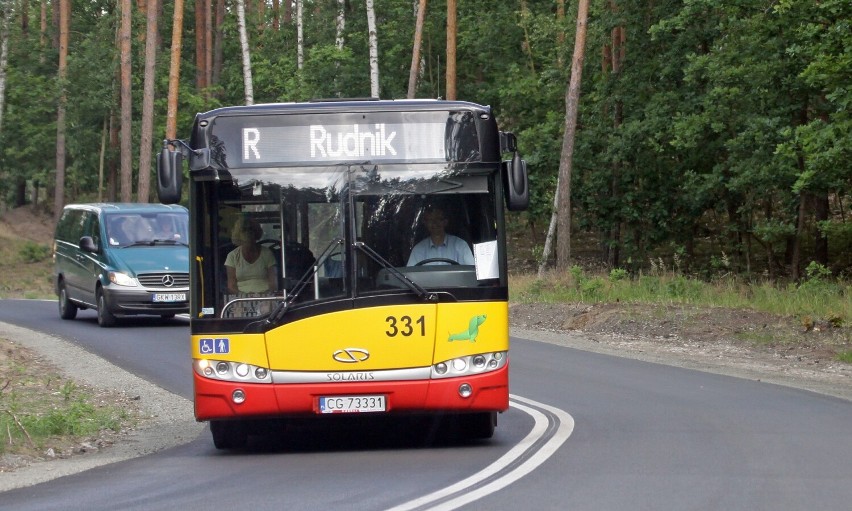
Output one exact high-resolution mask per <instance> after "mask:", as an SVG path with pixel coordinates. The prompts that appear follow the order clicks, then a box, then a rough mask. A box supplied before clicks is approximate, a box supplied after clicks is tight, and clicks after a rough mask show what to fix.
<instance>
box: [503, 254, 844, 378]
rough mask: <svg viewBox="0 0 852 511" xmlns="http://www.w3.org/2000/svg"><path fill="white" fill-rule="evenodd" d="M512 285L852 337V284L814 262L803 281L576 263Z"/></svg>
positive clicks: (547, 297) (561, 299)
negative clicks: (602, 268)
mask: <svg viewBox="0 0 852 511" xmlns="http://www.w3.org/2000/svg"><path fill="white" fill-rule="evenodd" d="M509 289H510V293H509V299H510V300H511V301H514V302H519V303H532V302H544V303H571V302H573V303H589V304H596V303H617V302H621V303H625V304H645V305H660V306H667V305H681V306H693V307H719V308H726V309H746V310H752V311H757V312H764V313H769V314H772V315H776V316H780V317H786V318H793V319H795V320H796V321H797V322H798V323H799V324H801V326H802V327H803V329H804V330H806V331H807V330H811V329H814V330H817V329H827V328H828V329H842V330H840V331H839V332H840V334H841V336H842V337H843V338H845V339H846V341H845V343H846V344H847V345H848V343H849V342H850V341H852V328H850V327H852V300H850V298H849V297H850V296H852V283H849V282H844V281H837V280H833V279H832V278H831V277H830V275H828V274H827V273H826V272H825V270H824V269H823V268H818V267H814V266H813V265H811V266H810V267H809V268H808V278H807V279H806V280H805V281H804V282H802V283H800V284H795V283H785V284H777V283H772V282H768V281H766V282H757V283H753V282H747V281H744V280H741V279H737V278H735V277H725V278H719V279H716V280H713V281H709V282H708V281H703V280H699V279H695V278H690V277H687V276H684V275H681V274H678V273H675V272H665V271H662V272H655V273H653V274H638V275H630V274H628V272H627V271H625V270H621V269H615V270H612V271H611V272H610V273H609V274H601V273H597V274H596V273H591V272H586V271H584V270H583V269H581V268H579V267H573V268H571V269H570V270H569V271H568V272H562V273H556V272H551V273H549V274H548V275H547V276H546V278H545V279H539V278H538V277H537V275H535V274H520V275H512V276H511V277H510V288H509ZM663 310H664V309H662V308H661V311H663ZM661 314H662V312H661ZM735 336H736V337H737V338H739V339H740V340H742V341H744V342H747V343H749V344H752V345H770V344H775V345H778V344H786V345H792V344H795V343H798V342H802V341H801V339H800V338H799V337H797V336H796V335H795V334H793V333H790V334H789V335H780V336H779V332H777V331H776V332H761V331H743V332H737V333H736V334H735ZM838 347H839V346H838ZM836 358H837V359H838V360H840V361H842V362H845V363H852V351H840V352H838V354H837V356H836Z"/></svg>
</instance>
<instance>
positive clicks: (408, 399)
mask: <svg viewBox="0 0 852 511" xmlns="http://www.w3.org/2000/svg"><path fill="white" fill-rule="evenodd" d="M508 371H509V367H508V364H507V365H506V366H504V367H502V368H500V369H498V370H496V371H493V372H489V373H484V374H478V375H473V376H465V377H459V378H445V379H433V380H424V381H395V382H387V381H384V382H376V383H370V382H358V383H321V384H316V383H313V384H300V383H289V384H260V383H238V382H228V381H221V380H213V379H208V378H205V377H203V376H201V375H199V374H197V373H193V377H194V385H195V418H196V420H199V421H206V420H211V419H212V420H216V419H237V418H257V419H260V418H276V417H282V418H283V417H298V416H316V415H319V414H320V409H319V401H320V398H321V397H334V396H377V395H382V396H385V397H386V400H385V402H386V410H385V412H384V413H439V412H450V413H453V412H480V411H482V412H484V411H495V412H503V411H506V410H507V409H508V408H509V385H508V381H509V380H508ZM463 384H467V385H469V386H470V394H469V395H468V396H467V397H463V396H462V394H463V392H461V390H460V387H461V386H462V385H463ZM235 392H239V396H240V399H238V400H235V399H234V395H235ZM464 393H466V392H464ZM236 401H241V402H239V403H237V402H236Z"/></svg>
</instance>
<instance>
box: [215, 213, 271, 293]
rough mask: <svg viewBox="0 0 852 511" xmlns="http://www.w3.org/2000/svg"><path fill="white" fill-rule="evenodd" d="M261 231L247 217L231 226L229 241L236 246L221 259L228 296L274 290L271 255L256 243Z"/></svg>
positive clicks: (255, 223)
mask: <svg viewBox="0 0 852 511" xmlns="http://www.w3.org/2000/svg"><path fill="white" fill-rule="evenodd" d="M262 235H263V230H262V229H261V228H260V225H258V224H257V222H255V221H254V220H252V219H250V218H248V217H241V218H240V219H239V220H237V221H236V222H235V223H234V228H233V230H232V232H231V241H233V242H234V243H235V244H237V248H235V249H234V250H232V251H231V252H230V253H229V254H228V256H227V258H226V259H225V270H226V271H227V273H228V292H229V293H233V294H237V293H265V294H269V293H274V292H275V291H277V289H278V271H277V269H276V267H275V255H274V254H273V253H272V250H270V249H269V247H264V246H262V245H260V244H259V243H258V240H260V238H261V236H262Z"/></svg>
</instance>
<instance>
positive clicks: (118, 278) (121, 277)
mask: <svg viewBox="0 0 852 511" xmlns="http://www.w3.org/2000/svg"><path fill="white" fill-rule="evenodd" d="M108 276H109V281H110V282H112V283H113V284H115V285H116V286H130V287H135V286H138V285H139V284H138V283H137V282H136V279H134V278H133V277H131V276H130V275H128V274H126V273H124V272H120V271H111V272H109V274H108Z"/></svg>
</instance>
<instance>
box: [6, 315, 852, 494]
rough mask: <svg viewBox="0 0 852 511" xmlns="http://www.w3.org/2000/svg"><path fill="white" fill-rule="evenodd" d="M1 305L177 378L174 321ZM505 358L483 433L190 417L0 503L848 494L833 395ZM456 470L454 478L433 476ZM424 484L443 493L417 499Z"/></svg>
mask: <svg viewBox="0 0 852 511" xmlns="http://www.w3.org/2000/svg"><path fill="white" fill-rule="evenodd" d="M0 321H3V322H7V323H12V324H16V325H20V326H24V327H27V328H31V329H35V330H39V331H43V332H47V333H50V334H52V335H56V336H60V337H63V338H65V339H68V340H70V341H72V342H73V343H75V344H77V345H79V346H82V347H84V348H85V349H86V350H88V351H90V352H93V353H97V354H98V355H100V356H102V357H104V358H106V359H108V360H109V361H110V362H112V363H114V364H116V365H118V366H121V367H123V368H124V369H126V370H128V371H131V372H133V373H135V374H137V375H139V376H141V377H143V378H145V379H147V380H149V381H152V382H154V383H156V384H157V385H160V386H162V387H163V388H165V389H167V390H170V391H172V392H174V393H176V394H178V395H181V396H184V397H188V396H189V395H190V390H191V388H190V385H191V380H190V377H189V369H188V344H189V343H188V342H186V337H187V335H188V331H187V328H186V326H184V324H183V323H181V322H180V321H174V322H170V323H169V324H167V325H163V324H161V323H160V322H159V321H158V320H150V321H149V320H134V321H131V322H129V323H127V324H125V325H124V326H123V327H121V328H116V329H101V328H99V327H98V326H97V324H96V322H95V319H94V314H91V313H90V312H89V311H86V312H81V314H80V316H79V318H78V319H77V320H75V321H70V322H69V321H62V320H60V319H59V318H58V314H57V312H56V304H55V303H52V302H25V301H0ZM511 364H512V366H511V367H512V377H511V385H512V394H513V396H514V397H513V407H512V408H511V409H510V411H509V412H507V413H505V414H503V415H501V416H500V420H499V425H498V428H497V433H496V434H495V437H494V438H493V439H492V440H491V441H489V442H481V443H459V442H453V441H449V442H447V441H442V440H441V437H440V436H436V435H434V434H433V433H434V432H433V431H432V429H430V428H429V426H428V425H425V426H424V425H419V424H413V425H409V424H399V423H391V424H385V423H380V422H379V423H377V422H372V421H371V422H367V423H365V424H355V423H353V424H346V425H345V426H344V425H334V426H330V427H322V428H319V429H313V428H307V427H301V426H299V425H295V426H292V427H290V428H289V429H286V430H282V431H278V432H275V433H273V434H270V435H267V436H265V437H263V438H261V439H258V440H257V441H256V442H254V443H253V444H252V446H251V448H250V449H249V450H247V451H246V452H234V453H223V452H219V451H217V450H216V449H214V448H213V445H212V442H211V441H210V438H209V436H208V434H207V433H206V432H205V433H204V434H202V435H200V436H199V437H198V438H197V439H195V440H194V441H191V442H189V443H187V444H185V445H181V446H178V447H174V448H171V449H168V450H165V451H161V452H158V453H156V454H152V455H148V456H144V457H140V458H137V459H132V460H128V461H122V462H118V463H114V464H111V465H107V466H103V467H99V468H96V469H92V470H89V471H86V472H82V473H79V474H76V475H72V476H67V477H62V478H59V479H55V480H53V481H50V482H46V483H42V484H38V485H35V486H31V487H27V488H20V489H16V490H11V491H8V492H4V493H0V509H15V510H29V509H32V510H35V509H38V510H46V509H62V510H70V509H85V510H98V509H177V508H182V509H229V508H235V507H238V508H241V509H253V508H262V507H265V508H270V509H347V510H349V509H354V510H358V509H364V510H375V509H391V508H398V509H455V508H457V507H459V506H461V509H494V510H513V511H514V510H517V509H560V510H562V509H565V510H625V509H630V510H634V509H649V510H650V509H653V510H660V509H677V510H681V509H707V510H717V509H725V510H731V509H733V510H761V509H765V510H800V509H801V510H804V509H808V510H810V509H819V510H835V509H836V510H847V509H849V508H850V503H852V430H850V425H852V403H850V402H849V401H844V400H841V399H838V398H833V397H826V396H822V395H819V394H814V393H811V392H807V391H801V390H796V389H791V388H788V387H780V386H775V385H770V384H766V383H761V382H757V381H751V380H743V379H737V378H731V377H727V376H720V375H714V374H709V373H703V372H698V371H693V370H688V369H681V368H674V367H668V366H664V365H659V364H652V363H647V362H640V361H635V360H629V359H624V358H618V357H612V356H607V355H600V354H594V353H588V352H583V351H579V350H575V349H571V348H566V347H561V346H555V345H552V344H548V343H543V342H535V341H532V340H524V339H517V338H513V339H512V352H511ZM569 414H570V415H569ZM569 423H570V428H569V427H568V426H569ZM424 438H425V439H426V440H425V441H424V440H423V439H424ZM557 439H558V441H557ZM501 463H503V464H502V465H501ZM488 470H492V471H493V473H491V474H490V475H489V474H486V472H487V471H488ZM472 476H473V477H474V478H476V477H477V476H481V477H480V478H479V479H477V480H475V481H474V482H473V483H469V481H470V478H471V477H472ZM0 477H3V476H2V475H0ZM466 481H467V482H468V483H469V484H468V485H467V486H464V485H465V483H466ZM454 484H460V485H462V486H463V488H462V489H461V490H460V491H455V492H452V491H449V492H448V493H444V494H442V493H441V492H442V491H444V490H446V489H448V488H450V489H452V486H453V485H454ZM434 495H444V496H443V497H435V499H436V500H428V499H427V500H426V501H424V503H423V505H422V506H420V507H417V503H418V501H417V500H416V499H418V498H422V497H426V496H434ZM466 497H469V498H466ZM408 504H410V505H408Z"/></svg>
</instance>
